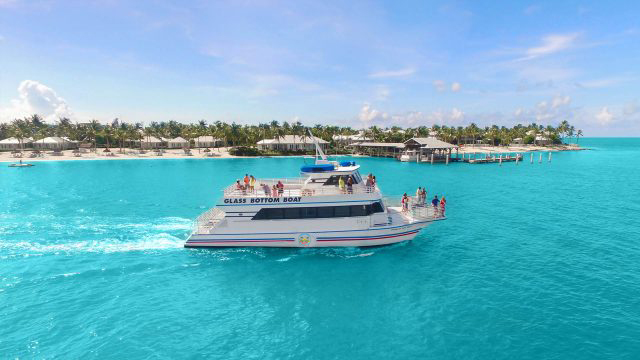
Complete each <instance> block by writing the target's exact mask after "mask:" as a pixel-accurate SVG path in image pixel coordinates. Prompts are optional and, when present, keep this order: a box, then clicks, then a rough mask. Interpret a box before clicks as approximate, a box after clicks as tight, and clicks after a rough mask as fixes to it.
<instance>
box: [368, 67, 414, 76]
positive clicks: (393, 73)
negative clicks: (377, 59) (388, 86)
mask: <svg viewBox="0 0 640 360" xmlns="http://www.w3.org/2000/svg"><path fill="white" fill-rule="evenodd" d="M415 72H416V69H415V68H411V67H408V68H404V69H398V70H383V71H377V72H373V73H371V74H369V77H370V78H372V79H380V78H399V77H407V76H410V75H413V74H415Z"/></svg>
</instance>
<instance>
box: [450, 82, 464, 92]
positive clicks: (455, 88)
mask: <svg viewBox="0 0 640 360" xmlns="http://www.w3.org/2000/svg"><path fill="white" fill-rule="evenodd" d="M461 88H462V85H460V83H459V82H454V83H453V84H451V91H453V92H458V91H460V89H461Z"/></svg>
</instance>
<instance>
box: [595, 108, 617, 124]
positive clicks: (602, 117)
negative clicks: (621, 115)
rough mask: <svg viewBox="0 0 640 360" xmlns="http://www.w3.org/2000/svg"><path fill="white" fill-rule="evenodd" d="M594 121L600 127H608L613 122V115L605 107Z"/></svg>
mask: <svg viewBox="0 0 640 360" xmlns="http://www.w3.org/2000/svg"><path fill="white" fill-rule="evenodd" d="M596 120H597V121H598V123H599V124H600V125H609V124H611V122H612V121H613V114H612V113H611V112H610V111H609V108H608V107H606V106H605V107H603V108H602V109H600V111H599V112H598V113H597V114H596Z"/></svg>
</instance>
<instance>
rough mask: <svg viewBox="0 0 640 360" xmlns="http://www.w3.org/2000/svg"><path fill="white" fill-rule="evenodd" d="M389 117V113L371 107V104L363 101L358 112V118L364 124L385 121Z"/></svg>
mask: <svg viewBox="0 0 640 360" xmlns="http://www.w3.org/2000/svg"><path fill="white" fill-rule="evenodd" d="M387 119H389V114H387V113H385V112H381V111H378V110H376V109H374V108H373V107H371V104H368V103H364V104H363V105H362V108H361V109H360V114H358V120H360V121H362V122H363V123H365V124H371V123H373V122H380V121H386V120H387Z"/></svg>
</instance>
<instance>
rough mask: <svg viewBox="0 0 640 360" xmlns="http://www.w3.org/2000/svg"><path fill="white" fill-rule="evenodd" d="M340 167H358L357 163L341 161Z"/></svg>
mask: <svg viewBox="0 0 640 360" xmlns="http://www.w3.org/2000/svg"><path fill="white" fill-rule="evenodd" d="M340 166H356V162H355V161H340Z"/></svg>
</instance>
